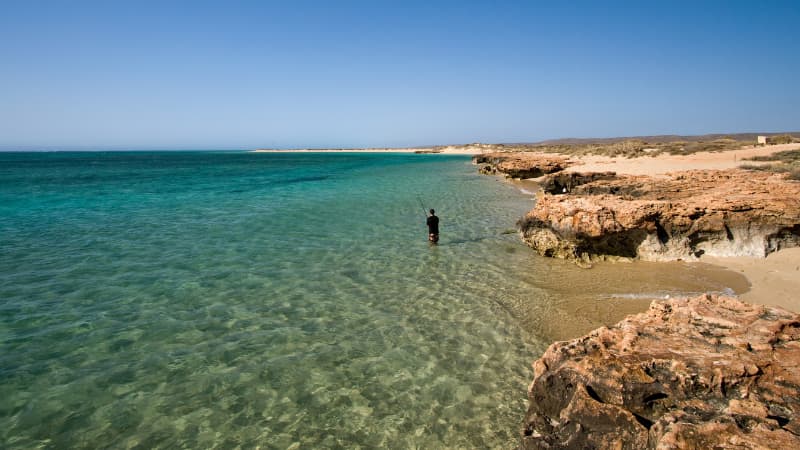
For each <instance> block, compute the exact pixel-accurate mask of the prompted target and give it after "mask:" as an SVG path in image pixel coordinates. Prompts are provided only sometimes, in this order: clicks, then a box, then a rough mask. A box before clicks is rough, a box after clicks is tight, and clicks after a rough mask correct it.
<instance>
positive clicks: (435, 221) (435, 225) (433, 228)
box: [428, 216, 439, 234]
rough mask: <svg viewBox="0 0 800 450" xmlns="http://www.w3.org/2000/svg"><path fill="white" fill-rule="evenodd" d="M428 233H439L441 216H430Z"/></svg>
mask: <svg viewBox="0 0 800 450" xmlns="http://www.w3.org/2000/svg"><path fill="white" fill-rule="evenodd" d="M428 233H429V234H439V218H438V217H436V216H430V217H428Z"/></svg>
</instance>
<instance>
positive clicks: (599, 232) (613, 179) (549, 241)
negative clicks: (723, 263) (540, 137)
mask: <svg viewBox="0 0 800 450" xmlns="http://www.w3.org/2000/svg"><path fill="white" fill-rule="evenodd" d="M560 175H562V174H556V175H551V176H550V177H548V178H547V179H546V180H545V187H547V185H548V184H547V183H548V181H547V180H553V181H551V182H550V183H551V184H553V185H556V187H560V186H561V185H562V184H563V185H564V186H565V189H564V190H565V191H567V194H568V195H550V194H544V195H543V196H541V197H540V198H539V200H538V201H537V203H536V206H535V207H534V209H533V210H532V211H531V212H529V213H528V214H527V215H526V216H525V217H523V218H522V219H521V220H520V222H519V223H518V225H519V227H520V231H521V233H522V237H523V240H524V241H525V242H526V243H527V244H528V245H529V246H531V247H532V248H534V249H535V250H536V251H538V252H539V253H540V254H542V255H545V256H553V257H559V258H566V259H575V260H582V261H584V262H590V261H591V260H594V259H604V258H607V257H614V258H620V257H621V258H640V259H645V260H676V259H694V258H696V257H699V256H701V255H703V254H706V255H712V256H723V257H724V256H755V257H764V256H766V255H767V254H769V253H771V252H773V251H776V250H779V249H781V248H785V247H794V246H798V245H800V183H797V182H792V181H787V180H786V179H785V178H784V177H783V176H782V175H779V174H769V173H764V172H746V171H743V170H727V171H690V172H680V173H676V174H672V175H670V176H669V177H667V178H665V179H654V178H651V177H645V176H615V175H614V174H611V173H604V174H594V175H595V176H591V174H578V177H577V178H576V177H573V176H570V177H571V178H564V179H563V180H561V179H560V178H559V176H560ZM565 176H566V175H565ZM562 178H563V177H562ZM559 180H561V181H559ZM565 180H566V181H565ZM566 183H570V184H569V186H568V189H566V186H567V185H566Z"/></svg>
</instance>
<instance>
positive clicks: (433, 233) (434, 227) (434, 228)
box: [427, 209, 439, 244]
mask: <svg viewBox="0 0 800 450" xmlns="http://www.w3.org/2000/svg"><path fill="white" fill-rule="evenodd" d="M427 222H428V241H430V242H431V243H432V244H436V243H438V242H439V218H438V217H436V213H435V212H434V211H433V209H431V215H430V216H428V221H427Z"/></svg>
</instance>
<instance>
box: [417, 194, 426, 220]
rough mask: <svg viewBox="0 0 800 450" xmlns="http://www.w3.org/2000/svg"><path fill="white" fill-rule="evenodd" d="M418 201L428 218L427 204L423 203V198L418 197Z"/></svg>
mask: <svg viewBox="0 0 800 450" xmlns="http://www.w3.org/2000/svg"><path fill="white" fill-rule="evenodd" d="M417 201H418V202H419V206H421V207H422V212H423V213H424V214H425V217H428V210H427V209H425V204H424V203H422V198H420V196H419V195H417Z"/></svg>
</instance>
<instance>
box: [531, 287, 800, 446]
mask: <svg viewBox="0 0 800 450" xmlns="http://www.w3.org/2000/svg"><path fill="white" fill-rule="evenodd" d="M528 398H529V409H528V412H527V414H526V417H525V422H524V425H523V430H522V444H521V448H523V449H559V448H597V449H617V448H636V449H643V448H652V449H655V448H743V449H756V448H777V449H790V448H800V315H798V314H794V313H790V312H788V311H785V310H783V309H781V308H775V307H767V306H758V305H750V304H747V303H743V302H741V301H739V300H737V299H735V298H730V297H724V296H710V295H704V296H700V297H696V298H692V299H670V300H659V301H655V302H653V303H652V304H651V306H650V309H649V311H647V312H645V313H642V314H638V315H635V316H630V317H628V318H627V319H625V320H623V321H622V322H620V323H618V324H617V325H615V326H613V327H610V328H606V327H603V328H600V329H597V330H595V331H593V332H591V333H590V334H588V335H586V336H584V337H581V338H578V339H574V340H571V341H565V342H557V343H554V344H552V345H551V346H550V347H549V348H548V349H547V351H546V352H545V353H544V355H543V356H542V357H541V358H540V359H539V360H537V361H536V362H535V363H534V378H533V382H532V383H531V385H530V387H529V390H528Z"/></svg>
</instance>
